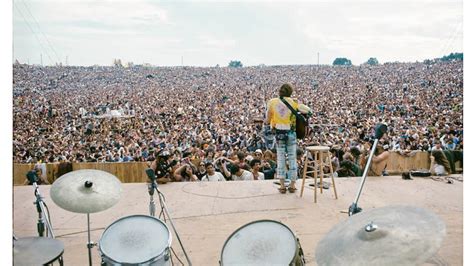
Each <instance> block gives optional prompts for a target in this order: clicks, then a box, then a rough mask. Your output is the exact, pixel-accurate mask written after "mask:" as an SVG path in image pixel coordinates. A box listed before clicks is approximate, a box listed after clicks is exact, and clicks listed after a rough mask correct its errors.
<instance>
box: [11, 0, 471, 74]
mask: <svg viewBox="0 0 474 266" xmlns="http://www.w3.org/2000/svg"><path fill="white" fill-rule="evenodd" d="M462 51H463V3H462V1H460V0H446V1H439V0H436V1H427V0H426V1H419V0H417V1H390V0H377V1H375V0H374V1H348V0H346V1H311V2H298V3H292V2H268V1H258V2H257V1H242V2H236V1H235V2H229V1H227V2H217V1H213V2H211V1H186V2H185V1H145V0H124V1H91V0H86V1H84V0H81V1H70V0H68V1H64V0H62V1H51V0H15V1H14V2H13V61H14V60H15V59H18V60H19V61H20V62H21V63H30V64H39V63H40V62H41V54H42V60H43V64H45V65H50V64H52V63H54V62H62V63H65V61H66V57H67V60H68V64H69V65H94V64H99V65H111V64H112V62H113V59H114V58H120V59H122V62H129V61H132V62H134V63H135V64H141V63H150V64H153V65H159V66H180V65H181V64H182V63H183V64H184V65H195V66H215V65H217V64H219V65H221V66H226V65H227V64H228V63H229V61H230V60H240V61H241V62H242V63H243V64H244V65H245V66H248V65H258V64H266V65H286V64H315V63H317V60H318V52H319V62H320V63H321V64H332V62H333V60H334V59H335V58H336V57H347V58H349V59H350V60H352V63H353V64H361V63H364V62H366V61H367V59H368V58H369V57H376V58H377V59H378V60H379V62H381V63H383V62H388V61H401V62H407V61H410V62H413V61H417V60H418V61H422V60H423V59H427V58H436V57H440V56H442V55H446V54H449V53H450V52H462Z"/></svg>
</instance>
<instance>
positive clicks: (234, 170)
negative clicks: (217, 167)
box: [229, 163, 240, 175]
mask: <svg viewBox="0 0 474 266" xmlns="http://www.w3.org/2000/svg"><path fill="white" fill-rule="evenodd" d="M239 170H240V167H239V166H238V165H236V164H234V163H231V164H230V166H229V171H230V173H231V174H233V175H235V174H236V173H237V172H238V171H239Z"/></svg>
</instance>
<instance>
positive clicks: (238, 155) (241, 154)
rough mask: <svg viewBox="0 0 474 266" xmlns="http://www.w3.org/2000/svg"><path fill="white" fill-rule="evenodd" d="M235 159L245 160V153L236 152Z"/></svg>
mask: <svg viewBox="0 0 474 266" xmlns="http://www.w3.org/2000/svg"><path fill="white" fill-rule="evenodd" d="M237 158H239V160H243V159H245V152H243V151H238V152H237Z"/></svg>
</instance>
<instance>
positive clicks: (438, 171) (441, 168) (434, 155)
mask: <svg viewBox="0 0 474 266" xmlns="http://www.w3.org/2000/svg"><path fill="white" fill-rule="evenodd" d="M430 159H431V164H430V172H431V174H432V175H449V174H450V173H451V167H450V166H449V162H448V159H447V158H446V155H444V153H443V151H442V150H433V151H432V152H431V156H430Z"/></svg>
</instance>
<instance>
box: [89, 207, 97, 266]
mask: <svg viewBox="0 0 474 266" xmlns="http://www.w3.org/2000/svg"><path fill="white" fill-rule="evenodd" d="M90 224H91V223H90V219H89V213H87V249H88V251H89V266H92V248H93V247H94V246H96V245H97V244H96V243H94V242H92V241H91V226H90Z"/></svg>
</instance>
